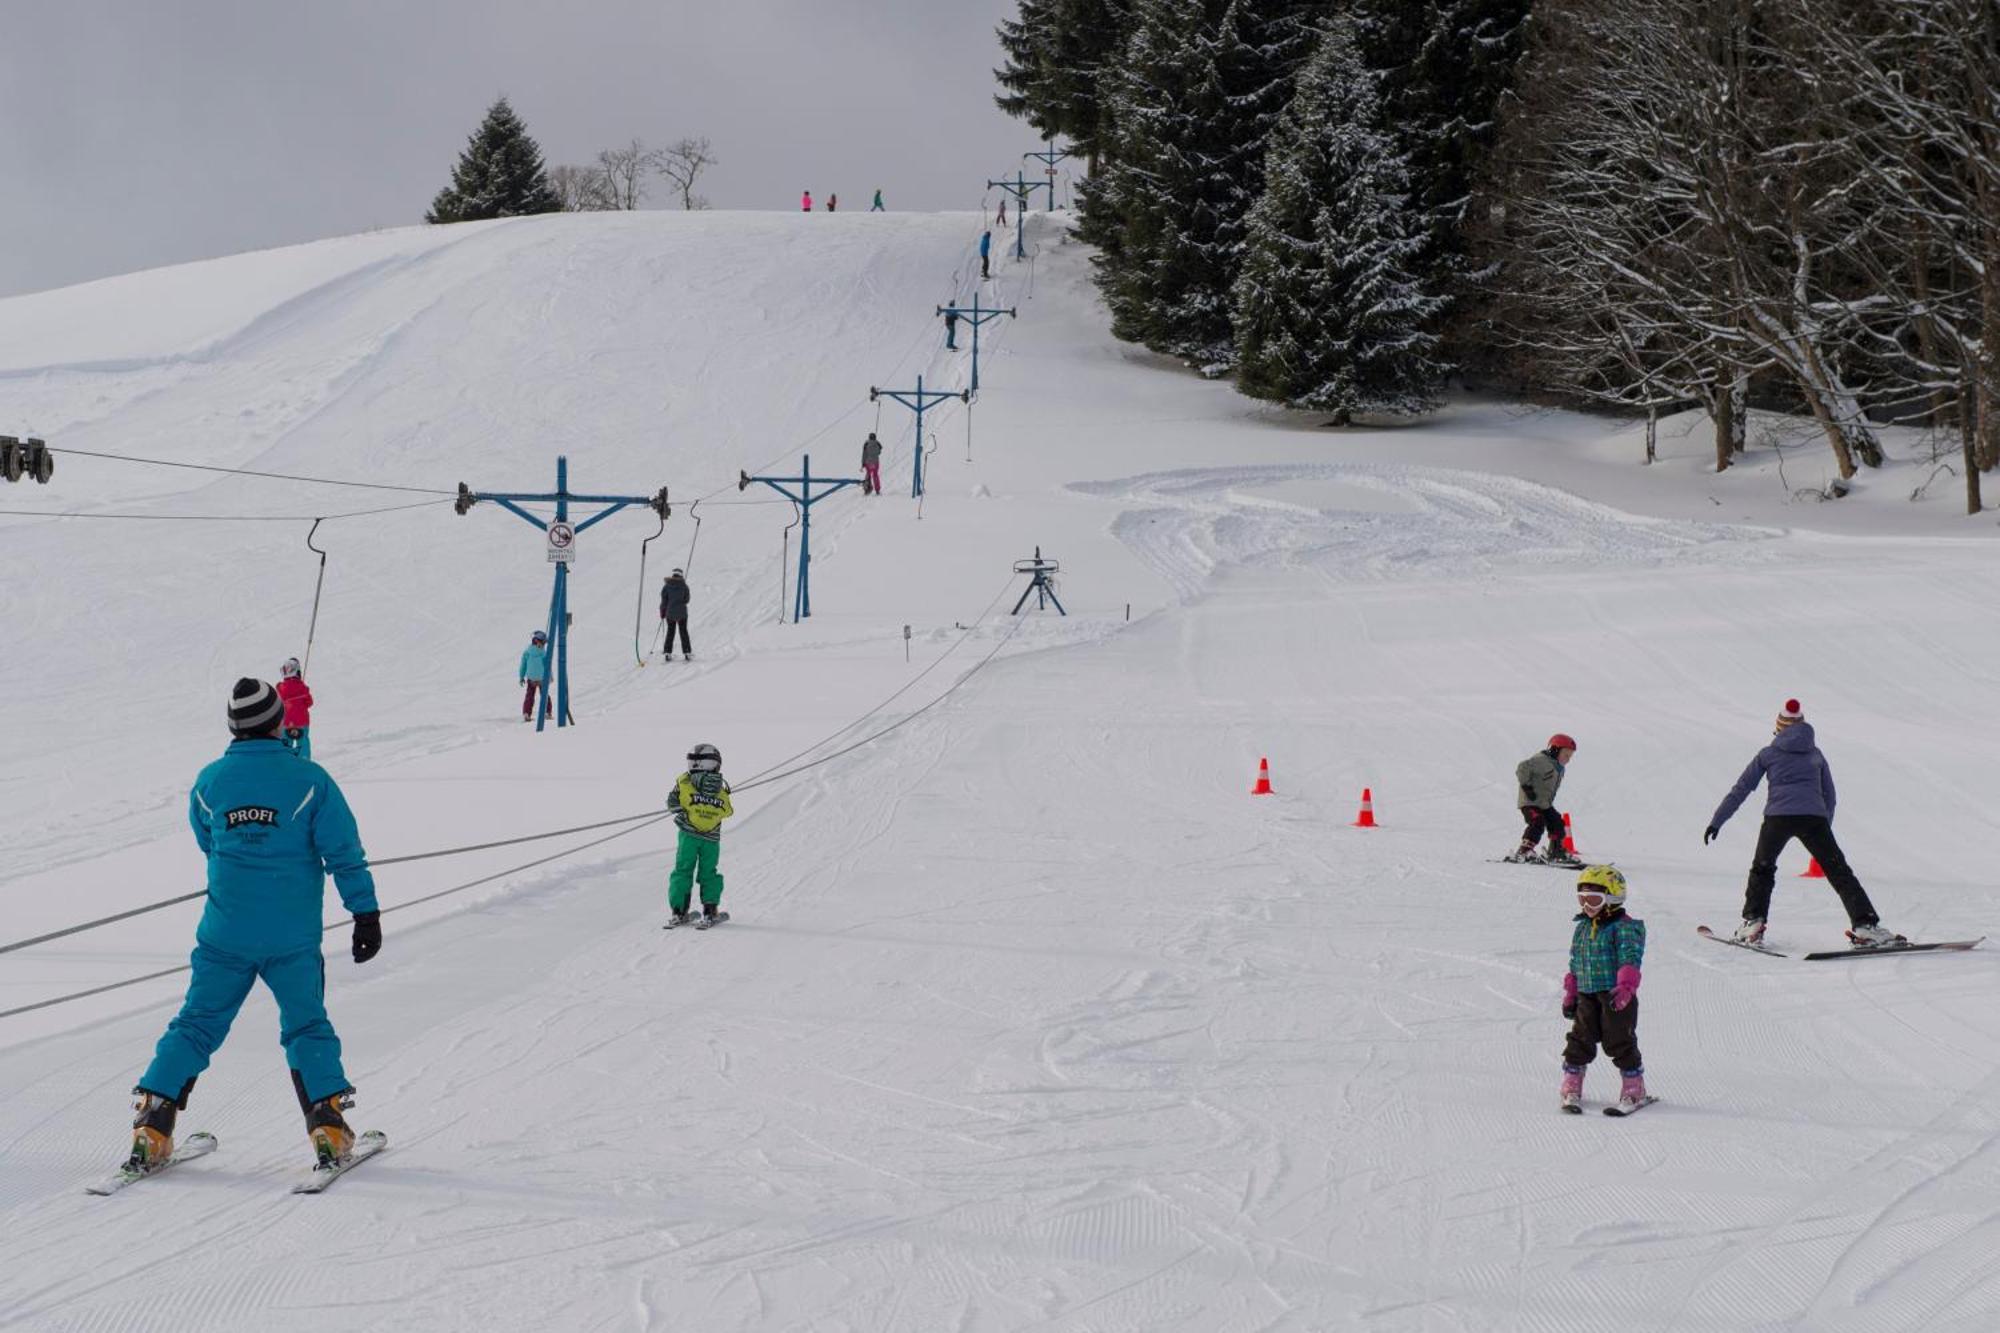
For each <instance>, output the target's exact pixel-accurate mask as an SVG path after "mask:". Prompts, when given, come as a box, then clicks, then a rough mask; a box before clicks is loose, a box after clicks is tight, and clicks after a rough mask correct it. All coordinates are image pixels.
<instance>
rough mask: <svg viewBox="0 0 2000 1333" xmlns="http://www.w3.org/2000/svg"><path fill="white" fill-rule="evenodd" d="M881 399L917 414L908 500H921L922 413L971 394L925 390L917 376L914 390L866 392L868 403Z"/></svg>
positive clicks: (968, 399) (872, 389)
mask: <svg viewBox="0 0 2000 1333" xmlns="http://www.w3.org/2000/svg"><path fill="white" fill-rule="evenodd" d="M939 309H940V310H942V309H943V307H942V306H940V307H939ZM974 332H975V334H976V333H977V329H976V327H975V330H974ZM882 398H887V399H890V400H891V401H893V402H898V403H901V404H902V405H903V406H904V407H907V408H909V409H910V410H911V411H913V412H915V413H916V414H917V459H916V462H915V464H914V465H912V466H911V468H910V498H911V499H913V500H916V499H921V498H922V497H923V493H924V413H925V412H926V411H927V410H928V409H929V408H930V407H931V406H932V405H934V404H937V403H941V402H943V401H944V400H945V399H947V398H956V399H958V400H959V401H960V402H961V403H969V402H971V401H972V393H971V391H970V390H965V389H961V390H960V391H959V392H957V393H946V392H944V391H943V390H942V389H926V388H925V387H924V377H923V376H922V375H919V376H917V387H916V388H914V389H876V388H870V389H869V390H868V401H869V402H871V403H872V402H875V401H877V400H878V399H882Z"/></svg>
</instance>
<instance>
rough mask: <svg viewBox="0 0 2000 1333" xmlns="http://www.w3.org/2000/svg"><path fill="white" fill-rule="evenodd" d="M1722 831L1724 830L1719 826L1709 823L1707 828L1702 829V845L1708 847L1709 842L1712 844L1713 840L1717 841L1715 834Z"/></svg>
mask: <svg viewBox="0 0 2000 1333" xmlns="http://www.w3.org/2000/svg"><path fill="white" fill-rule="evenodd" d="M1720 832H1722V830H1721V829H1719V828H1717V827H1716V826H1715V825H1713V824H1710V825H1709V826H1708V827H1707V828H1705V829H1703V830H1702V831H1701V845H1702V846H1704V847H1706V846H1708V844H1710V843H1711V842H1714V841H1715V835H1716V834H1718V833H1720Z"/></svg>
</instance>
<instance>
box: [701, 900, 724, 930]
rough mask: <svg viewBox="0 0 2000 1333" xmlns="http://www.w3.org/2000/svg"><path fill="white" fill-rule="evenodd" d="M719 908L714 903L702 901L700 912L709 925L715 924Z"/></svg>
mask: <svg viewBox="0 0 2000 1333" xmlns="http://www.w3.org/2000/svg"><path fill="white" fill-rule="evenodd" d="M721 910H722V909H721V908H719V907H717V906H716V905H715V904H714V903H703V904H702V905H701V914H702V916H703V917H704V918H705V919H706V920H707V921H708V923H709V924H710V925H714V924H715V918H716V915H717V914H718V913H719V912H721Z"/></svg>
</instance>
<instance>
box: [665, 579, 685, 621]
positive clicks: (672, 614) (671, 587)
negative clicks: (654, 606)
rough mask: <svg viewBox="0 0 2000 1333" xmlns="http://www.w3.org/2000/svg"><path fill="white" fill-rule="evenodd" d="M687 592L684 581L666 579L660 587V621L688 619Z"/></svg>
mask: <svg viewBox="0 0 2000 1333" xmlns="http://www.w3.org/2000/svg"><path fill="white" fill-rule="evenodd" d="M690 595H691V594H690V593H689V591H688V585H687V580H686V579H668V580H667V581H666V582H665V583H662V584H661V585H660V619H662V620H686V619H687V618H688V598H689V596H690Z"/></svg>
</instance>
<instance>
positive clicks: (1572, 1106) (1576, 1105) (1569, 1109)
mask: <svg viewBox="0 0 2000 1333" xmlns="http://www.w3.org/2000/svg"><path fill="white" fill-rule="evenodd" d="M1562 1111H1563V1114H1564V1115H1582V1114H1583V1103H1582V1102H1580V1101H1575V1102H1571V1101H1566V1102H1564V1103H1563V1104H1562Z"/></svg>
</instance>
